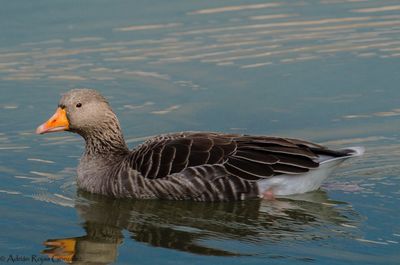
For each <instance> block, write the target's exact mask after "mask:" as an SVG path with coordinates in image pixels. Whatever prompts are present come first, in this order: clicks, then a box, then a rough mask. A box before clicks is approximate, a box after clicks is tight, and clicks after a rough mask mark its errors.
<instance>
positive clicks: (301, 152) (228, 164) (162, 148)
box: [59, 89, 352, 201]
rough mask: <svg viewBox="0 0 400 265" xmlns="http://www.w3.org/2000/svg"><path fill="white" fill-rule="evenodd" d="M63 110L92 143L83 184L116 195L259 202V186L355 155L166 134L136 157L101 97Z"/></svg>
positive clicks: (71, 96)
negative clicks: (321, 158) (323, 158)
mask: <svg viewBox="0 0 400 265" xmlns="http://www.w3.org/2000/svg"><path fill="white" fill-rule="evenodd" d="M78 103H79V105H78ZM59 106H60V107H61V108H63V109H65V110H66V115H67V118H68V121H69V123H70V127H69V130H70V131H72V132H76V133H78V134H80V135H81V136H82V137H83V138H84V139H85V141H86V148H85V152H84V154H83V156H82V158H81V161H80V164H79V166H78V180H77V183H78V186H79V187H80V188H82V189H84V190H87V191H89V192H92V193H99V194H103V195H109V196H114V197H129V198H143V199H155V198H159V199H172V200H188V199H191V200H195V201H228V200H244V199H248V198H257V197H259V196H260V192H261V191H260V190H259V186H258V184H257V183H258V182H259V181H262V180H265V179H270V178H273V177H274V176H277V175H282V174H286V175H289V176H291V177H293V178H296V176H297V175H300V174H303V173H306V172H308V171H310V170H313V169H316V168H318V167H319V161H318V157H319V156H320V155H328V156H331V157H346V156H349V154H351V153H352V150H342V151H333V150H329V149H327V148H325V147H323V146H320V145H317V144H313V143H310V142H306V141H303V140H298V139H289V138H279V137H268V136H249V135H238V134H222V133H214V132H182V133H173V134H166V135H160V136H158V137H154V138H151V139H149V140H147V141H146V142H144V143H143V144H141V145H139V146H138V147H136V148H135V149H134V150H132V151H130V150H129V149H128V147H127V146H126V144H125V141H124V138H123V135H122V132H121V127H120V124H119V122H118V119H117V117H116V116H115V114H114V112H113V111H112V110H111V107H110V106H109V104H108V103H107V101H106V99H105V98H104V97H103V96H101V95H100V94H99V93H98V92H97V91H95V90H90V89H78V90H71V91H70V92H68V93H67V94H65V95H64V96H63V97H62V98H61V100H60V104H59ZM78 106H79V107H78Z"/></svg>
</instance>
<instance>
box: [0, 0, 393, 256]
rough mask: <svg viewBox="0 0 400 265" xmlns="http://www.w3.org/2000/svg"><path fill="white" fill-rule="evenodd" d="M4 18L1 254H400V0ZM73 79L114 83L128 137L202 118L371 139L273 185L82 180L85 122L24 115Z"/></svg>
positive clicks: (346, 139)
mask: <svg viewBox="0 0 400 265" xmlns="http://www.w3.org/2000/svg"><path fill="white" fill-rule="evenodd" d="M0 30H1V31H0V32H1V34H0V80H1V81H0V95H1V97H0V121H1V122H0V175H1V178H2V181H1V184H0V211H1V216H2V217H1V219H0V220H1V228H0V231H1V233H0V234H1V237H0V249H1V252H0V256H4V257H6V258H7V257H9V255H21V256H29V257H31V255H41V257H43V258H44V257H47V256H46V254H48V255H57V256H59V257H64V258H67V257H69V255H71V252H68V251H69V250H68V248H66V247H64V248H63V247H61V246H55V245H56V244H60V243H63V242H64V243H65V242H72V241H65V239H73V241H74V242H75V244H76V245H75V247H74V249H73V250H74V252H73V253H72V254H73V255H74V257H75V259H79V260H80V261H78V262H76V263H77V264H79V263H85V262H88V261H92V262H93V264H109V263H114V264H187V263H189V262H190V263H193V264H216V263H218V264H303V263H304V264H309V263H314V264H349V263H360V264H398V263H399V260H400V256H399V254H398V249H399V241H400V229H399V226H398V223H399V219H400V218H399V214H398V210H397V209H398V205H399V202H400V200H399V190H400V189H399V185H400V181H399V172H400V166H399V163H398V161H399V159H400V151H399V150H400V138H399V134H398V131H399V129H400V125H399V124H400V123H399V117H398V116H399V115H400V105H399V101H398V99H399V97H400V92H399V89H398V84H399V83H400V70H399V69H400V61H399V57H400V48H399V47H400V5H399V4H398V3H397V1H390V0H383V1H379V2H378V1H351V0H320V1H309V0H307V1H301V2H299V1H275V2H269V1H268V2H262V1H241V0H237V1H236V0H235V1H222V0H218V1H178V0H173V1H168V2H167V1H161V0H154V1H131V2H126V1H112V2H110V1H86V2H85V3H82V2H81V1H68V2H63V3H61V2H54V1H41V2H40V3H36V2H31V1H10V2H7V3H3V5H2V8H1V10H0ZM74 87H90V88H96V89H98V90H99V91H101V92H102V93H103V94H104V95H105V96H106V97H108V98H109V100H110V103H111V105H112V106H113V108H114V110H115V111H116V112H117V114H118V116H119V118H120V121H121V124H122V127H123V130H124V133H125V136H126V139H127V142H128V143H129V145H130V146H131V147H133V146H135V145H137V144H138V143H140V142H141V141H142V140H143V139H145V138H146V137H148V136H151V135H155V134H159V133H165V132H173V131H182V130H201V131H224V132H231V133H232V132H234V133H246V134H268V135H281V136H289V137H297V138H304V139H307V140H312V141H315V142H319V143H322V144H326V145H328V146H330V147H332V148H341V147H344V146H349V145H362V146H365V147H366V148H367V153H366V154H365V156H363V157H362V158H361V159H354V160H352V161H349V162H348V163H346V164H345V165H343V166H342V167H341V168H340V169H339V170H338V171H337V172H335V174H334V175H333V176H332V177H331V178H329V179H328V180H327V181H326V182H325V183H324V185H323V187H322V188H321V190H319V191H316V192H312V193H309V194H304V195H299V196H292V197H288V198H281V199H279V200H277V201H274V202H265V201H262V202H260V201H247V202H235V203H224V204H208V203H192V202H162V201H132V200H113V199H108V198H104V197H101V196H93V195H89V194H85V193H81V192H77V190H76V184H75V174H76V173H75V167H76V165H77V162H78V159H79V156H80V154H81V152H82V150H83V141H82V139H80V138H79V137H78V136H75V135H72V134H68V133H59V134H52V135H45V136H37V135H34V133H33V131H34V129H35V128H36V126H37V125H38V124H40V123H41V122H43V121H44V120H45V119H46V118H48V117H49V116H50V115H51V114H52V113H53V112H54V109H55V107H56V105H57V102H58V99H59V95H60V93H62V92H65V91H67V90H68V89H70V88H74ZM43 242H47V244H48V245H49V244H53V247H45V246H43ZM43 251H44V253H43V254H41V252H43ZM46 262H47V263H51V261H46Z"/></svg>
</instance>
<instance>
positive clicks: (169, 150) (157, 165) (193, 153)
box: [130, 132, 342, 182]
mask: <svg viewBox="0 0 400 265" xmlns="http://www.w3.org/2000/svg"><path fill="white" fill-rule="evenodd" d="M330 152H331V151H330V150H328V149H326V148H324V147H322V146H320V145H316V144H313V143H310V142H306V141H302V140H297V139H289V138H277V137H267V136H246V135H236V134H218V133H195V132H190V133H188V132H186V133H179V134H170V135H162V136H159V137H155V138H151V139H149V140H147V141H146V142H145V143H143V144H142V145H140V146H139V147H138V148H136V149H135V150H134V151H133V152H132V156H131V157H130V166H131V167H132V168H134V169H136V170H138V171H139V172H140V173H141V174H142V175H143V176H144V177H146V178H149V179H159V178H164V177H167V176H168V175H171V174H174V173H184V172H188V170H189V169H193V168H197V169H198V168H199V167H203V168H207V169H208V170H210V169H211V170H212V169H214V168H215V170H213V172H219V174H217V175H216V174H213V176H212V177H213V178H218V177H222V176H226V175H230V176H235V177H237V178H240V179H242V180H246V181H251V182H253V181H258V180H260V179H265V178H270V177H272V176H274V175H279V174H289V175H297V174H302V173H305V172H308V171H309V170H310V169H313V168H317V167H318V166H319V163H318V162H317V161H318V160H317V158H318V154H319V153H321V154H327V153H330ZM331 155H337V156H340V155H342V154H336V153H332V154H331ZM221 168H223V170H222V171H221ZM219 175H220V176H219ZM209 177H211V176H209Z"/></svg>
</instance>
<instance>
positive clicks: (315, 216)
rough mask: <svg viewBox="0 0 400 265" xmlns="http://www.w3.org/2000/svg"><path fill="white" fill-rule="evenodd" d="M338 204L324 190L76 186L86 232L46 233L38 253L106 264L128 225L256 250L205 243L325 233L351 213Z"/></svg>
mask: <svg viewBox="0 0 400 265" xmlns="http://www.w3.org/2000/svg"><path fill="white" fill-rule="evenodd" d="M340 204H341V205H344V206H346V204H345V203H342V202H338V201H333V200H330V199H328V197H327V195H326V193H325V192H324V191H316V192H311V193H307V194H303V195H299V196H297V197H291V198H281V199H279V200H275V201H261V200H251V201H241V202H232V203H196V202H190V201H160V200H129V199H110V198H107V197H103V196H99V195H93V194H88V193H86V192H81V191H80V192H78V197H77V200H76V209H77V211H78V213H79V215H80V216H81V218H82V219H83V220H84V222H83V228H84V229H85V231H86V235H85V236H80V237H71V238H63V239H48V240H47V241H45V242H44V244H45V245H46V246H47V249H45V250H43V253H45V254H47V255H48V256H49V257H53V258H59V259H62V260H64V261H66V262H69V263H74V264H83V263H84V264H109V263H112V262H115V261H116V259H117V253H118V247H119V245H120V244H121V243H122V242H123V240H126V239H124V235H123V233H122V232H123V230H127V231H129V235H130V237H131V238H132V239H133V240H135V241H137V242H143V243H147V244H149V245H151V246H155V247H163V248H170V249H175V250H180V251H186V252H191V253H194V254H200V255H216V256H241V255H255V254H258V253H242V252H240V251H236V250H232V249H229V247H232V246H233V247H234V246H235V244H230V243H227V244H226V245H227V246H226V247H227V249H219V248H216V247H212V246H207V244H206V243H207V242H213V241H212V240H221V239H224V240H227V242H228V241H235V242H236V243H239V244H240V243H243V242H246V243H249V242H250V243H257V242H265V243H273V242H276V241H281V240H315V239H320V238H324V232H323V231H321V229H323V227H332V226H333V227H336V228H337V227H343V225H344V226H346V224H349V223H350V222H352V221H350V220H351V219H354V218H350V216H349V215H351V214H353V212H352V211H351V210H346V209H350V207H339V206H338V205H340ZM310 227H312V228H315V227H319V229H310ZM310 230H313V231H310ZM316 231H317V232H316ZM327 236H328V233H325V237H327ZM211 245H213V244H211ZM237 245H238V244H236V246H237Z"/></svg>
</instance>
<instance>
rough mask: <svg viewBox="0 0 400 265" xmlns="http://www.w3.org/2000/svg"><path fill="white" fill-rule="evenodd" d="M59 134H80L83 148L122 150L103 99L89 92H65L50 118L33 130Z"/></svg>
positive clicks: (113, 117) (119, 135) (122, 143)
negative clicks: (115, 147)
mask: <svg viewBox="0 0 400 265" xmlns="http://www.w3.org/2000/svg"><path fill="white" fill-rule="evenodd" d="M59 131H70V132H74V133H78V134H80V135H81V136H82V137H83V138H84V139H85V140H86V147H90V148H93V147H96V146H97V145H101V147H103V148H104V147H107V146H108V145H112V146H118V145H119V146H120V147H121V148H122V149H124V148H125V141H124V140H123V137H122V132H121V128H120V124H119V121H118V119H117V117H116V115H115V114H114V112H113V111H112V109H111V107H110V105H109V104H108V102H107V100H106V99H105V98H104V97H103V96H102V95H101V94H100V93H99V92H97V91H96V90H93V89H72V90H70V91H68V92H67V93H65V94H64V95H63V96H62V97H61V99H60V101H59V104H58V107H57V110H56V112H55V113H54V115H53V116H52V117H51V118H50V119H49V120H47V121H46V122H44V123H43V124H42V125H40V126H39V127H38V128H37V129H36V133H38V134H44V133H50V132H59ZM88 145H89V146H88ZM106 149H107V148H106Z"/></svg>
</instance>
